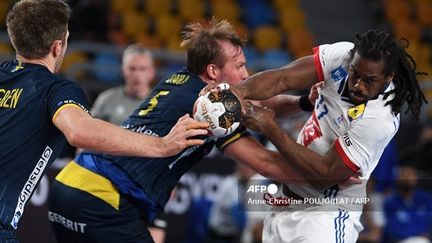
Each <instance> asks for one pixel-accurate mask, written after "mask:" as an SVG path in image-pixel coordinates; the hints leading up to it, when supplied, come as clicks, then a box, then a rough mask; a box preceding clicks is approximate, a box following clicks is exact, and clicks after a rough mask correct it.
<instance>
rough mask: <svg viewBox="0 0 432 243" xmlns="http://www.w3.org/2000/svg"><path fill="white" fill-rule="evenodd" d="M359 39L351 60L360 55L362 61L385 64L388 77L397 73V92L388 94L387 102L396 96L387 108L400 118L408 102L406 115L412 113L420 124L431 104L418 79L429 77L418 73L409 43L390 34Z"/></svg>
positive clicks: (371, 33)
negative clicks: (356, 54) (422, 115)
mask: <svg viewBox="0 0 432 243" xmlns="http://www.w3.org/2000/svg"><path fill="white" fill-rule="evenodd" d="M356 38H357V40H358V41H357V43H356V44H355V45H354V48H353V49H352V50H351V53H350V55H351V59H352V58H353V57H354V54H355V53H356V52H357V53H358V54H359V55H360V56H361V57H363V58H367V59H370V60H373V61H380V60H384V63H385V67H384V75H385V77H388V75H391V74H392V73H394V78H393V83H394V85H395V88H394V89H393V90H391V91H388V92H386V93H385V94H384V98H387V97H388V96H389V95H391V94H394V95H395V96H394V98H393V99H392V100H390V101H387V103H386V104H385V105H390V106H391V108H392V111H393V112H395V113H396V114H398V113H400V112H401V108H402V105H403V104H404V102H405V101H406V102H407V103H408V108H407V110H406V111H405V113H408V112H411V113H412V115H413V116H414V117H415V118H416V119H417V120H418V119H419V115H420V110H421V107H422V105H423V104H424V103H427V100H426V98H425V96H424V94H423V92H422V90H421V89H420V86H419V83H418V80H417V75H427V73H424V72H417V71H416V68H417V65H416V62H415V60H414V59H413V58H412V56H411V55H409V54H408V53H407V52H406V50H405V48H407V47H408V45H409V42H408V40H407V39H405V38H400V39H398V40H395V39H394V38H393V37H392V36H391V35H390V34H389V33H386V32H384V31H377V30H369V31H367V32H365V33H362V34H357V35H356Z"/></svg>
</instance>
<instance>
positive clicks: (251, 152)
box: [224, 137, 306, 183]
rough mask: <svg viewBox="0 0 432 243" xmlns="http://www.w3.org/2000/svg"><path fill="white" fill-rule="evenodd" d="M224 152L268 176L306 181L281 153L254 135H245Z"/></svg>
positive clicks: (300, 181)
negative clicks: (268, 147) (266, 146)
mask: <svg viewBox="0 0 432 243" xmlns="http://www.w3.org/2000/svg"><path fill="white" fill-rule="evenodd" d="M224 154H225V155H227V156H229V157H230V158H232V159H234V160H235V161H237V162H239V163H242V164H245V165H247V166H249V167H250V168H252V169H253V170H255V171H256V172H257V173H259V174H261V175H263V176H265V177H267V178H270V179H273V180H277V181H280V182H290V183H293V182H294V183H305V182H306V181H305V180H304V179H303V177H302V176H301V175H300V174H299V173H297V171H296V170H295V169H294V168H293V167H292V166H291V165H289V164H288V163H286V162H285V161H284V158H283V157H282V156H281V155H280V154H279V153H277V152H273V151H270V150H268V149H266V148H265V147H264V146H263V145H262V144H260V143H259V142H258V141H257V140H255V139H254V138H253V137H243V138H241V139H239V140H237V141H235V142H233V143H232V144H230V145H228V147H227V148H226V149H225V150H224Z"/></svg>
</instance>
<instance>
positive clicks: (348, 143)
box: [343, 133, 352, 147]
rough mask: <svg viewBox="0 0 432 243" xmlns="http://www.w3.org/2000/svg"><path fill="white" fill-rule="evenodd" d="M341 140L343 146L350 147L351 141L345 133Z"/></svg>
mask: <svg viewBox="0 0 432 243" xmlns="http://www.w3.org/2000/svg"><path fill="white" fill-rule="evenodd" d="M343 140H344V143H345V145H346V146H347V147H349V146H351V145H352V142H351V139H350V137H349V135H348V133H345V134H344V135H343Z"/></svg>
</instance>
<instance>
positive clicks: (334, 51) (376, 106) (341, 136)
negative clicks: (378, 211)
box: [288, 42, 399, 209]
mask: <svg viewBox="0 0 432 243" xmlns="http://www.w3.org/2000/svg"><path fill="white" fill-rule="evenodd" d="M353 47H354V44H353V43H350V42H338V43H335V44H331V45H321V46H319V47H317V48H315V49H314V55H315V66H316V70H317V74H318V77H319V80H324V87H323V88H322V89H321V90H320V91H319V97H318V99H317V101H316V103H315V108H314V111H313V113H312V115H311V117H310V118H309V120H308V121H307V123H306V124H305V126H304V127H303V129H302V131H301V132H300V134H299V137H298V140H297V142H298V143H300V144H303V145H304V146H306V147H308V148H309V149H311V150H313V151H315V152H317V153H318V154H320V155H324V154H326V153H327V151H328V150H329V148H330V147H331V146H332V144H333V143H335V146H336V148H337V151H338V153H339V155H340V156H341V158H342V159H343V161H344V163H345V164H346V166H347V167H348V168H350V169H351V170H353V171H355V172H359V173H360V174H361V179H363V183H362V184H361V185H353V186H350V187H348V188H346V189H340V188H338V187H337V186H334V187H332V188H330V189H327V190H324V191H317V190H315V189H314V188H312V187H307V186H298V185H288V186H289V188H290V189H291V191H293V192H295V193H297V194H299V195H300V196H303V197H305V198H336V199H337V198H344V199H345V198H348V199H349V200H351V199H353V198H366V181H367V179H369V177H370V174H371V173H372V171H373V170H374V168H375V167H376V165H377V163H378V160H379V158H380V157H381V154H382V153H383V151H384V148H385V147H386V146H387V144H388V143H389V142H390V140H391V139H392V137H393V136H394V135H395V134H396V132H397V130H398V128H399V115H395V114H394V113H393V112H392V111H391V106H390V105H387V106H385V103H386V102H387V101H388V100H389V99H390V100H391V99H393V97H394V96H392V95H390V96H389V97H388V98H387V99H386V100H384V99H383V95H382V94H381V95H379V96H378V98H377V99H374V100H369V101H368V102H367V103H365V104H361V105H354V104H353V103H351V102H350V101H349V99H348V98H347V97H344V96H342V92H343V90H344V88H345V86H346V85H347V79H348V70H349V61H350V54H349V52H350V50H351V49H353ZM393 88H394V84H393V83H390V85H389V86H388V87H386V88H385V90H384V91H389V90H391V89H393ZM342 202H344V201H343V200H342ZM350 202H354V203H355V202H360V204H361V205H357V206H355V205H351V203H341V204H340V205H338V206H341V207H343V208H346V209H354V208H356V209H361V206H362V204H363V203H364V202H363V203H362V201H360V200H357V201H350ZM353 206H355V207H354V208H353ZM359 206H360V208H359Z"/></svg>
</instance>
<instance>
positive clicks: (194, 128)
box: [162, 114, 208, 157]
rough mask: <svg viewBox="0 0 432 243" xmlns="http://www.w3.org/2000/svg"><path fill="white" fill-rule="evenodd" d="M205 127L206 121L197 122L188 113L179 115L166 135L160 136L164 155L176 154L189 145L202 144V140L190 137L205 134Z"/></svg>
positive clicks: (206, 126)
mask: <svg viewBox="0 0 432 243" xmlns="http://www.w3.org/2000/svg"><path fill="white" fill-rule="evenodd" d="M207 128H208V123H207V122H197V121H195V120H194V119H192V118H190V117H189V114H186V115H184V116H182V117H180V119H179V120H178V121H177V123H176V124H175V126H174V127H173V128H172V129H171V131H170V132H169V133H168V135H166V136H165V137H162V146H163V148H166V153H167V154H166V156H167V157H168V156H173V155H176V154H178V153H180V152H181V151H182V150H183V149H185V148H187V147H190V146H194V145H203V144H204V140H202V139H196V138H191V137H195V136H198V135H207V134H208V131H207Z"/></svg>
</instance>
